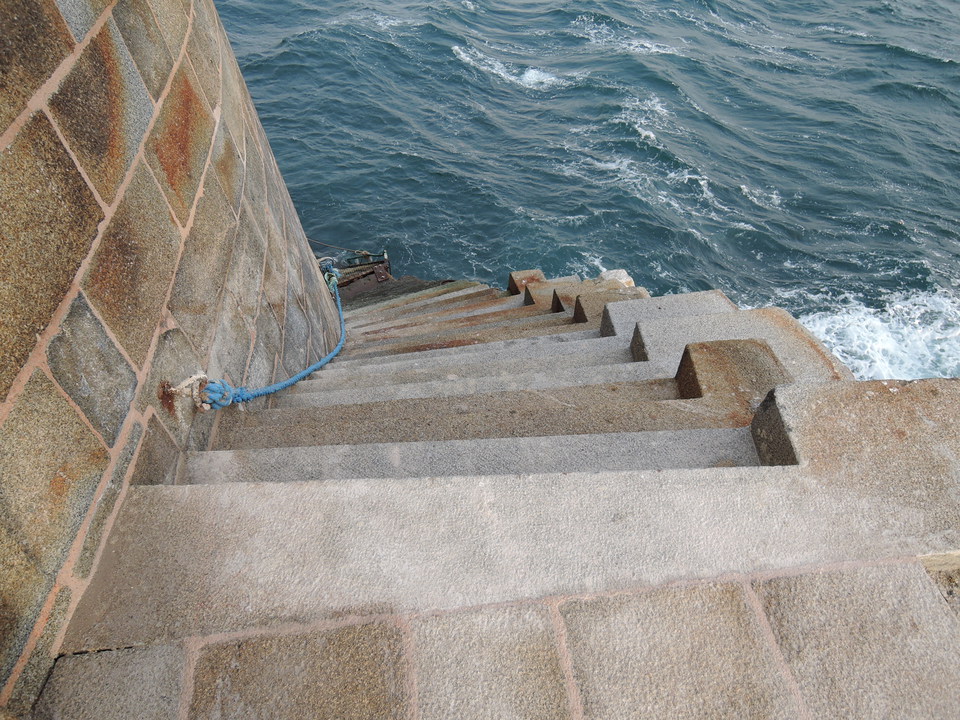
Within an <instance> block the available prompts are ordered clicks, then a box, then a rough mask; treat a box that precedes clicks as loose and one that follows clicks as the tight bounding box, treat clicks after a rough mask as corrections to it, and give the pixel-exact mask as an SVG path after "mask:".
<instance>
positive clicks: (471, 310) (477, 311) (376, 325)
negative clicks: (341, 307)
mask: <svg viewBox="0 0 960 720" xmlns="http://www.w3.org/2000/svg"><path fill="white" fill-rule="evenodd" d="M522 307H524V298H523V296H522V295H506V296H498V297H495V298H493V299H480V300H478V301H476V302H473V303H467V304H466V305H459V306H454V307H451V308H446V309H439V310H436V311H434V312H422V313H415V314H414V315H413V316H412V317H409V318H407V317H399V318H392V319H388V320H377V319H376V318H374V319H372V320H370V321H367V320H365V319H363V318H357V319H356V321H354V322H353V324H351V325H350V329H351V330H356V331H359V332H370V331H372V330H378V329H380V328H386V327H394V326H395V327H406V326H407V325H410V324H414V323H416V322H429V321H431V320H452V319H454V318H464V317H470V316H471V315H485V314H487V313H493V312H499V311H506V310H514V309H517V308H522Z"/></svg>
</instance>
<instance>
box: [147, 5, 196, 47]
mask: <svg viewBox="0 0 960 720" xmlns="http://www.w3.org/2000/svg"><path fill="white" fill-rule="evenodd" d="M147 2H148V3H149V4H150V8H151V9H152V10H153V15H154V17H155V18H156V19H157V25H158V26H159V28H160V33H161V34H162V35H163V39H164V41H165V42H166V43H167V49H168V50H169V51H170V56H171V57H173V58H177V57H179V55H180V49H181V48H182V47H183V41H184V39H185V38H186V35H187V24H188V21H187V15H188V14H189V12H190V9H189V4H188V5H187V6H184V4H183V2H182V0H147Z"/></svg>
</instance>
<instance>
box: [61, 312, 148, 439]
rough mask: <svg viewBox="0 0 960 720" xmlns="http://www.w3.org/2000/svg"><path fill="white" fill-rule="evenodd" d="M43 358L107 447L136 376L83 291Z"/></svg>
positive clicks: (133, 390)
mask: <svg viewBox="0 0 960 720" xmlns="http://www.w3.org/2000/svg"><path fill="white" fill-rule="evenodd" d="M47 363H48V365H49V366H50V371H51V372H52V373H53V376H54V378H56V380H57V382H58V383H60V387H62V388H63V389H64V390H66V392H67V394H68V395H69V396H70V397H71V399H72V400H73V401H74V402H75V403H76V404H77V405H78V406H79V407H80V409H81V410H82V411H83V414H84V415H86V417H87V419H88V420H89V421H90V423H91V424H92V425H93V426H94V427H95V428H96V429H97V432H99V433H100V435H101V436H102V437H103V439H104V441H106V443H107V444H108V445H110V446H111V447H112V446H113V444H114V442H116V439H117V435H118V434H119V433H120V428H121V426H122V425H123V421H124V419H126V417H127V411H128V410H129V409H130V403H131V402H132V401H133V397H134V394H135V393H136V390H137V376H136V373H134V371H133V368H131V367H130V365H129V364H128V363H127V361H126V360H125V359H124V357H123V355H122V354H121V353H120V351H119V350H118V349H117V346H116V345H114V343H113V341H112V340H111V339H110V338H109V337H108V336H107V333H106V331H105V330H104V329H103V325H101V324H100V321H99V320H98V319H97V318H96V316H95V315H94V314H93V312H92V311H91V310H90V306H89V305H88V304H87V301H86V299H85V298H84V297H83V295H82V294H81V295H78V296H77V298H76V299H75V300H74V301H73V303H72V304H71V305H70V312H69V313H68V314H67V317H66V318H65V319H64V321H63V323H62V324H61V325H60V331H59V332H58V333H57V334H56V335H55V336H54V337H53V339H52V340H51V341H50V345H49V347H48V348H47Z"/></svg>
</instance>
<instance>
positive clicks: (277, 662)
mask: <svg viewBox="0 0 960 720" xmlns="http://www.w3.org/2000/svg"><path fill="white" fill-rule="evenodd" d="M404 680H405V678H404V672H403V661H402V654H401V638H400V631H399V630H398V629H396V628H394V627H390V626H387V625H380V624H370V625H359V626H350V627H345V628H340V629H336V630H327V631H315V632H309V633H303V634H298V635H282V636H274V637H260V638H252V639H249V640H241V641H236V642H229V643H223V644H218V645H208V646H207V647H205V648H204V649H203V651H202V652H201V655H200V658H199V660H198V661H197V667H196V672H195V674H194V692H193V699H192V701H191V705H190V712H189V717H190V718H191V720H201V719H202V718H210V719H211V720H212V719H213V718H216V719H217V720H228V719H236V720H240V719H241V718H250V717H273V718H307V717H309V718H314V719H315V720H323V719H324V718H329V719H330V720H377V719H378V718H384V719H386V718H397V719H399V718H403V717H406V716H407V698H406V691H405V686H404V685H405V684H404Z"/></svg>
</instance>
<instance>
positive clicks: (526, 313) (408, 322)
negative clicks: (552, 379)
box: [347, 296, 599, 348]
mask: <svg viewBox="0 0 960 720" xmlns="http://www.w3.org/2000/svg"><path fill="white" fill-rule="evenodd" d="M513 297H514V296H511V297H510V299H511V300H512V299H513ZM555 316H557V314H556V313H554V312H552V311H551V310H550V309H549V308H546V309H545V308H543V307H538V306H536V305H524V306H521V307H514V308H498V309H496V310H494V311H492V312H487V313H480V314H471V315H467V316H466V317H442V316H441V317H437V316H435V315H430V316H411V317H409V318H404V321H403V322H400V323H398V324H392V325H384V326H381V327H377V328H374V329H372V330H366V329H364V328H357V329H355V330H354V331H352V332H350V333H349V334H348V336H347V337H348V342H349V341H352V342H353V344H352V345H351V348H357V347H359V346H360V345H373V344H376V343H380V344H384V343H388V342H394V341H400V340H406V339H410V338H417V337H420V336H425V335H430V336H432V335H437V334H440V333H453V332H455V331H457V330H465V331H470V330H482V331H488V330H492V329H493V328H499V327H510V326H514V325H521V324H530V323H529V322H528V321H531V320H533V319H534V318H551V323H555V322H556V317H555ZM567 317H570V316H569V315H567ZM595 325H597V326H599V323H595Z"/></svg>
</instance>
